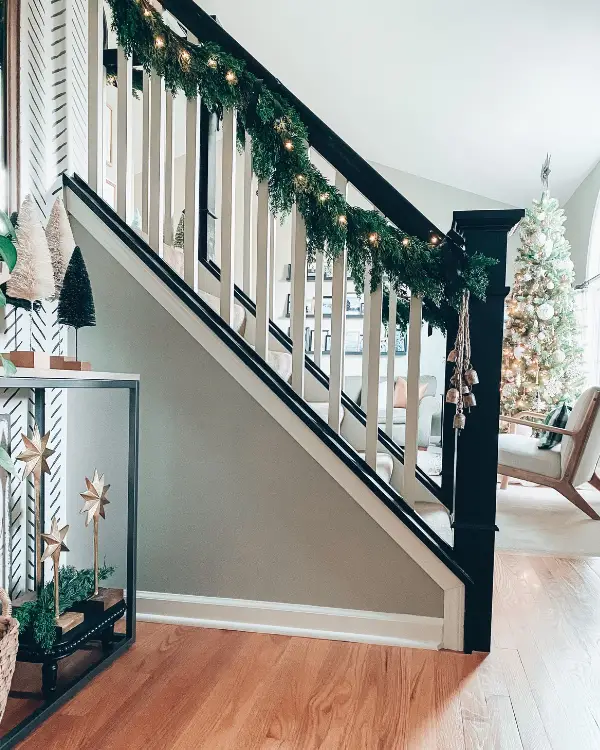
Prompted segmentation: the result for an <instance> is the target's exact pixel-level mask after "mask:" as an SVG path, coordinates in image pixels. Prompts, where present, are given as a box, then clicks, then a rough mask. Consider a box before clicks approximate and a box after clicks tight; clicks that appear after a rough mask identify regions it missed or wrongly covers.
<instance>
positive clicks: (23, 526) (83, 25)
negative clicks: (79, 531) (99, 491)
mask: <svg viewBox="0 0 600 750" xmlns="http://www.w3.org/2000/svg"><path fill="white" fill-rule="evenodd" d="M20 33H21V38H20V65H21V70H20V79H21V94H20V115H21V117H20V126H21V132H20V139H21V164H20V171H21V186H22V188H21V189H22V194H21V200H22V199H23V197H24V196H25V195H26V194H27V193H31V194H32V196H33V197H34V199H35V201H36V203H37V205H38V207H39V209H40V212H41V214H42V216H43V217H44V220H45V219H46V218H47V217H48V214H49V211H50V208H51V206H52V203H53V202H54V199H55V197H56V195H57V194H59V193H60V190H61V179H60V178H61V175H62V174H63V173H64V172H69V173H72V172H77V173H79V174H81V175H84V176H85V175H86V174H87V83H86V82H87V43H86V39H87V4H86V2H85V0H22V4H21V27H20ZM66 342H67V337H66V331H64V330H63V329H62V327H61V326H59V325H58V324H57V322H56V302H47V301H46V302H44V303H43V305H42V307H41V309H40V310H38V311H34V312H32V313H30V312H28V311H26V310H22V309H17V308H14V307H11V306H9V307H7V308H6V310H5V325H4V331H3V332H2V333H0V346H1V347H2V351H11V350H14V349H30V348H31V349H33V350H36V351H45V352H49V353H52V354H57V353H66ZM0 400H1V404H0V408H1V411H2V413H8V414H10V418H11V448H12V452H13V454H14V453H16V452H19V451H20V450H21V433H22V432H24V431H25V430H26V429H29V430H30V429H31V427H32V424H33V419H34V402H33V394H32V393H30V392H27V391H23V390H15V389H8V388H7V389H3V392H1V393H0ZM46 430H49V431H50V432H51V435H52V439H51V443H50V445H51V447H52V448H54V450H55V451H56V452H55V454H54V455H53V456H51V458H50V460H49V466H50V469H51V474H50V476H49V477H47V478H46V492H45V500H46V504H45V506H46V513H45V518H44V520H43V523H44V525H45V526H48V525H49V524H50V522H51V519H52V518H53V517H57V518H58V519H59V521H61V522H65V521H66V520H67V519H66V502H65V490H66V475H65V465H64V456H65V444H66V397H65V395H64V394H63V393H62V392H61V391H59V390H49V391H47V392H46ZM21 477H22V471H19V475H18V476H16V477H14V478H13V479H12V480H11V483H10V485H11V487H10V488H11V493H10V497H7V498H6V500H5V502H7V503H8V507H7V509H6V511H7V515H8V517H9V519H10V533H9V536H10V540H11V546H10V551H9V562H10V578H11V594H12V595H13V596H15V595H17V594H19V593H21V592H22V591H24V590H27V589H30V588H31V587H32V585H33V580H34V570H35V562H34V545H33V540H34V526H33V523H34V514H33V508H34V495H33V485H32V484H31V483H29V482H25V481H23V479H22V478H21Z"/></svg>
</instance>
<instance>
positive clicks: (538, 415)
mask: <svg viewBox="0 0 600 750" xmlns="http://www.w3.org/2000/svg"><path fill="white" fill-rule="evenodd" d="M524 417H529V418H530V419H531V418H532V417H535V418H536V419H545V418H546V415H545V414H544V413H543V412H541V411H520V412H519V413H518V414H517V419H523V418H524Z"/></svg>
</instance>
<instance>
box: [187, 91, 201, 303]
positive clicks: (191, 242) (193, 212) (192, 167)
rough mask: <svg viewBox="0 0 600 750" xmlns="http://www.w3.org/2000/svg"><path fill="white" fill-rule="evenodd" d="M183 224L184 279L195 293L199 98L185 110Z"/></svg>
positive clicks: (196, 270) (196, 279) (194, 99)
mask: <svg viewBox="0 0 600 750" xmlns="http://www.w3.org/2000/svg"><path fill="white" fill-rule="evenodd" d="M185 112H186V114H185V203H184V207H185V222H184V225H183V278H184V281H185V282H186V284H189V286H191V287H192V289H193V290H194V291H197V290H198V206H199V204H198V200H199V185H200V182H199V165H200V162H199V155H200V99H199V98H198V97H193V98H192V99H188V100H187V102H186V110H185Z"/></svg>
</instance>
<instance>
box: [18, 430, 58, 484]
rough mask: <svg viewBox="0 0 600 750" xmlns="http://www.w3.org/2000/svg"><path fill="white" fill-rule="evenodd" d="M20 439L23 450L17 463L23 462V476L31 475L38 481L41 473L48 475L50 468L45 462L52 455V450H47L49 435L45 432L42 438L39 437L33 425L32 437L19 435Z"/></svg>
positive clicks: (38, 432)
mask: <svg viewBox="0 0 600 750" xmlns="http://www.w3.org/2000/svg"><path fill="white" fill-rule="evenodd" d="M21 437H22V438H23V444H24V445H25V450H24V451H23V452H22V453H19V455H18V456H17V461H24V462H25V476H26V477H27V476H29V475H30V474H33V476H34V477H35V478H36V479H39V478H40V477H41V476H42V473H43V474H50V467H49V466H48V461H47V460H46V459H47V458H48V457H49V456H51V455H52V454H53V453H54V451H53V450H52V448H48V440H49V439H50V433H49V432H47V433H46V434H45V435H44V437H41V436H40V431H39V429H38V426H37V425H34V426H33V437H32V438H31V439H30V438H28V437H27V435H21Z"/></svg>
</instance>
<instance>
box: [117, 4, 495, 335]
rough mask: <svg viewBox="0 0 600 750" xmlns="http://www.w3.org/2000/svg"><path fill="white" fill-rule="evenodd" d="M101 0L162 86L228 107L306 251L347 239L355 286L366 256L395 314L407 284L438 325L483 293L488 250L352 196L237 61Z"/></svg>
mask: <svg viewBox="0 0 600 750" xmlns="http://www.w3.org/2000/svg"><path fill="white" fill-rule="evenodd" d="M107 1H108V4H109V6H110V8H111V11H112V27H113V30H114V31H115V33H116V36H117V41H118V44H119V46H120V47H121V48H122V49H123V50H124V51H125V53H126V54H127V55H128V56H129V57H131V56H133V57H134V58H135V60H136V64H139V65H141V66H142V67H143V68H144V70H146V71H147V72H151V71H154V73H156V74H158V75H159V76H161V77H162V78H163V79H164V82H165V88H166V89H167V90H168V91H171V92H172V93H176V92H177V91H183V93H184V94H185V96H187V97H188V98H191V97H195V96H200V97H201V99H202V102H203V104H204V105H205V106H206V107H207V108H208V110H209V111H210V112H213V113H215V114H216V115H217V116H219V117H222V115H223V112H224V111H225V110H229V109H235V110H236V114H237V136H238V144H239V145H240V148H241V147H242V146H243V145H244V144H245V143H246V134H248V135H249V136H250V143H251V150H252V169H253V171H254V173H255V174H256V176H257V178H258V180H260V181H263V180H264V181H267V182H268V185H269V201H270V209H271V211H272V212H273V213H274V214H275V215H276V216H278V217H279V218H280V219H283V218H284V217H285V216H286V215H287V214H288V213H289V212H290V210H291V208H292V206H293V205H294V204H296V205H297V207H298V210H299V212H300V213H301V214H302V216H303V218H304V221H305V224H306V237H307V253H308V256H309V259H310V260H312V259H314V256H315V253H316V252H320V251H322V252H324V254H325V255H326V257H327V258H328V259H329V260H331V261H333V260H334V259H335V258H336V257H337V256H338V255H339V254H340V253H341V252H342V251H343V249H344V247H345V248H346V251H347V259H348V268H349V270H350V273H351V276H352V278H353V280H354V282H355V284H356V285H357V288H359V289H360V288H362V286H363V283H364V281H363V280H364V275H365V268H366V266H367V264H368V265H369V267H370V272H371V290H374V289H376V288H377V286H378V285H379V284H380V283H382V282H383V283H384V284H385V285H386V288H387V285H389V286H391V287H392V288H394V290H395V291H396V294H397V296H398V305H397V322H398V323H399V324H401V325H403V326H406V325H407V324H408V315H409V305H410V294H411V293H412V294H415V295H418V296H420V297H422V298H423V317H424V319H425V320H427V321H428V322H429V323H431V324H432V325H433V326H436V327H438V328H441V329H442V330H445V328H446V322H447V321H448V319H449V316H450V315H452V316H454V317H455V316H456V311H457V310H459V309H460V307H461V302H462V299H463V292H465V291H468V292H470V293H471V294H473V296H475V297H477V298H479V299H483V298H484V296H485V292H486V289H487V284H488V269H489V267H490V266H491V265H493V264H494V263H495V261H494V260H493V259H491V258H487V257H486V256H484V255H482V254H475V255H471V256H469V255H467V253H466V251H465V249H464V247H462V246H461V245H460V244H457V243H454V242H448V241H446V240H445V238H442V237H439V236H438V235H436V234H434V233H432V234H431V236H430V237H429V241H427V242H425V241H424V240H422V239H420V238H418V237H415V236H411V235H409V234H408V233H406V232H404V231H403V230H402V229H401V228H398V227H396V226H394V225H392V224H390V222H389V221H388V220H387V219H386V218H385V217H383V216H382V215H381V214H380V213H379V212H378V211H374V210H366V209H363V208H358V207H357V206H352V205H350V204H349V203H348V202H347V201H346V199H345V197H344V196H343V195H342V194H341V193H340V191H339V190H337V188H336V187H335V186H334V185H332V184H331V183H330V182H329V181H328V180H327V179H326V178H325V176H324V175H323V174H322V173H321V172H320V171H319V170H318V169H317V168H316V167H315V166H314V164H312V163H311V161H310V157H309V152H308V145H307V144H308V133H307V129H306V127H305V125H304V123H303V122H302V120H301V119H300V117H299V115H298V113H297V112H296V110H295V109H294V108H293V107H292V106H291V105H290V104H289V102H287V101H286V100H285V99H284V98H283V97H282V96H281V95H280V94H279V93H278V92H275V91H273V90H271V89H270V88H269V87H268V86H267V85H266V83H265V82H264V81H262V80H260V79H259V78H258V77H257V76H255V75H254V74H253V73H251V72H250V71H249V70H248V69H247V68H246V66H245V63H244V61H242V60H239V59H237V58H236V57H234V56H233V55H230V54H229V53H227V52H226V51H225V50H223V49H222V48H221V47H220V46H219V45H217V44H215V43H213V42H211V41H202V40H200V41H199V43H198V44H193V43H191V42H190V41H189V40H188V39H186V38H185V37H182V36H179V35H178V34H176V33H175V32H174V31H173V30H172V29H171V28H170V27H169V26H168V25H167V24H166V23H165V21H164V20H163V18H162V17H161V15H160V13H157V12H156V11H155V10H154V9H153V8H152V7H151V6H150V5H149V4H148V3H147V2H146V0H107ZM114 72H115V71H114V70H113V71H109V74H110V75H114ZM409 290H410V291H409ZM386 309H387V308H386V307H385V306H384V319H385V316H386Z"/></svg>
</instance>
